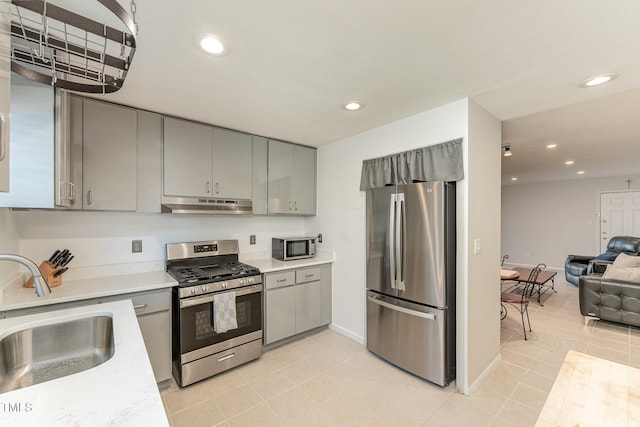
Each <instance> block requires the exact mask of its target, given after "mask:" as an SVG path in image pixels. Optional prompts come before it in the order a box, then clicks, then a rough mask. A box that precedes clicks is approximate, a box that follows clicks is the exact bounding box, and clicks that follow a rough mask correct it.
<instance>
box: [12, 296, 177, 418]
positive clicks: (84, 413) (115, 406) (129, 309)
mask: <svg viewBox="0 0 640 427" xmlns="http://www.w3.org/2000/svg"><path fill="white" fill-rule="evenodd" d="M93 315H108V316H112V317H113V337H114V342H115V354H114V355H113V357H112V358H111V359H109V360H107V361H106V362H104V363H103V364H101V365H99V366H97V367H95V368H92V369H89V370H87V371H84V372H79V373H77V374H73V375H69V376H66V377H63V378H58V379H55V380H51V381H47V382H44V383H40V384H36V385H32V386H29V387H25V388H22V389H18V390H14V391H11V392H7V393H3V394H0V425H1V426H3V427H8V426H20V427H22V426H36V425H38V426H61V427H62V426H64V427H68V426H116V425H117V426H136V427H137V426H169V422H168V420H167V416H166V414H165V411H164V406H163V404H162V399H161V397H160V392H159V391H158V386H157V385H156V380H155V377H154V375H153V370H152V368H151V363H150V362H149V358H148V356H147V352H146V350H145V346H144V341H143V339H142V334H141V333H140V328H139V327H138V323H137V320H136V315H135V312H134V310H133V306H132V304H131V301H130V300H127V301H118V302H112V303H106V304H99V305H90V306H85V307H77V308H70V309H65V310H58V311H52V312H47V313H39V314H32V315H28V316H22V317H16V318H11V319H4V320H0V337H3V336H6V335H7V334H9V333H11V332H14V331H18V330H21V329H23V328H25V327H31V326H37V325H41V324H50V323H53V322H60V321H68V320H74V319H78V318H83V317H87V316H93Z"/></svg>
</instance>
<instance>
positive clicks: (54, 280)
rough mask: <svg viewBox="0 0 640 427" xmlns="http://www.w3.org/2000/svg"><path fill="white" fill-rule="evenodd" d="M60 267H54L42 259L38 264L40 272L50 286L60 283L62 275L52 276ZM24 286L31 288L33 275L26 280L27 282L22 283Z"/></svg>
mask: <svg viewBox="0 0 640 427" xmlns="http://www.w3.org/2000/svg"><path fill="white" fill-rule="evenodd" d="M61 268H62V267H54V266H53V265H51V263H50V262H49V261H43V262H42V264H40V274H42V277H44V279H45V280H46V281H47V283H48V284H49V287H50V288H54V287H56V286H60V285H62V275H60V276H58V277H53V275H54V274H55V273H56V271H58V270H60V269H61ZM24 287H25V288H33V276H31V277H30V278H29V280H27V283H25V284H24Z"/></svg>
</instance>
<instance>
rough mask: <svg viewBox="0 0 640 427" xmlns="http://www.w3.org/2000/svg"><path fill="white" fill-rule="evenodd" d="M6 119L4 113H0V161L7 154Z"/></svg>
mask: <svg viewBox="0 0 640 427" xmlns="http://www.w3.org/2000/svg"><path fill="white" fill-rule="evenodd" d="M5 129H6V120H5V119H4V114H0V162H1V161H3V160H4V158H5V157H6V155H7V132H6V131H5Z"/></svg>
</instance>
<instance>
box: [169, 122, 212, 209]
mask: <svg viewBox="0 0 640 427" xmlns="http://www.w3.org/2000/svg"><path fill="white" fill-rule="evenodd" d="M163 121H164V195H165V196H191V197H211V185H212V184H211V175H212V163H211V159H212V157H213V144H212V132H211V127H210V126H206V125H202V124H199V123H194V122H188V121H185V120H178V119H173V118H170V117H165V118H164V119H163Z"/></svg>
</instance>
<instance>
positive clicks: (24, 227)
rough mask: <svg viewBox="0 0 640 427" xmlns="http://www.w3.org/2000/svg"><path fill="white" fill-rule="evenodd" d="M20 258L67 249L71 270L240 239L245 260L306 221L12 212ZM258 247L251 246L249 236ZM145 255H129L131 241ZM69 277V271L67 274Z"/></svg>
mask: <svg viewBox="0 0 640 427" xmlns="http://www.w3.org/2000/svg"><path fill="white" fill-rule="evenodd" d="M13 214H14V216H16V219H17V228H18V235H19V239H20V245H19V249H20V253H21V254H23V255H25V256H28V257H30V258H32V259H33V260H34V261H36V262H37V263H39V261H41V260H43V259H46V258H48V257H49V255H50V254H51V252H53V250H55V249H58V248H67V249H69V250H70V251H71V252H72V253H73V254H74V256H75V258H74V259H73V261H72V263H71V264H70V267H72V268H73V267H85V266H95V265H106V264H120V263H136V262H146V261H158V260H164V259H165V258H166V255H165V247H164V245H165V244H166V243H171V242H187V241H195V240H209V239H238V241H239V243H240V252H241V254H243V255H247V254H251V253H254V252H269V253H270V251H271V237H275V236H281V235H284V236H287V235H301V234H304V231H305V229H304V221H305V220H304V218H302V217H292V218H290V217H266V216H251V215H249V216H239V215H218V216H216V215H203V216H198V215H162V214H139V213H138V214H133V213H123V212H59V211H24V212H13ZM250 234H255V235H256V245H249V235H250ZM134 239H136V240H142V248H143V251H142V253H136V254H133V253H131V240H134ZM69 273H71V270H70V271H69Z"/></svg>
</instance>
